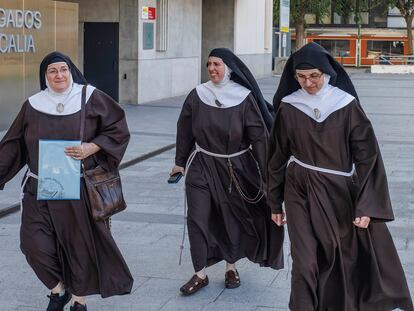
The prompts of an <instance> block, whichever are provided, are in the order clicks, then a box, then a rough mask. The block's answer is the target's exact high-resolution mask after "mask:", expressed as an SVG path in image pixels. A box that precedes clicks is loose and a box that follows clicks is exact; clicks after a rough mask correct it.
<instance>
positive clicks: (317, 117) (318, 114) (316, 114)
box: [313, 108, 321, 120]
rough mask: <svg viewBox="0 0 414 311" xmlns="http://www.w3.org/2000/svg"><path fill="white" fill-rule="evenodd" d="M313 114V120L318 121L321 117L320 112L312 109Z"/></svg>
mask: <svg viewBox="0 0 414 311" xmlns="http://www.w3.org/2000/svg"><path fill="white" fill-rule="evenodd" d="M313 112H314V113H315V118H316V120H318V119H319V118H320V117H321V111H320V110H319V109H318V108H315V109H313Z"/></svg>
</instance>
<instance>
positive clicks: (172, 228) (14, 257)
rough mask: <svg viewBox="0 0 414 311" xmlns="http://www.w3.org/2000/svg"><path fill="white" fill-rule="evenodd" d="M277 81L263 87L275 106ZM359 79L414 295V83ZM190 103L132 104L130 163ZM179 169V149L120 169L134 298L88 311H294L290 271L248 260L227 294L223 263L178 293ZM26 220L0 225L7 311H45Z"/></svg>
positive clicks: (122, 239)
mask: <svg viewBox="0 0 414 311" xmlns="http://www.w3.org/2000/svg"><path fill="white" fill-rule="evenodd" d="M278 79H279V78H278V77H272V78H267V79H262V80H260V81H259V82H260V86H261V88H262V90H263V92H264V94H265V97H266V98H267V99H269V100H270V99H271V97H272V95H273V93H274V92H275V89H276V85H277V81H278ZM352 79H353V81H354V83H355V85H356V88H357V91H358V93H359V96H360V99H361V102H362V104H363V106H364V108H365V111H366V112H367V114H368V115H369V117H370V118H371V120H372V122H373V124H374V127H375V130H376V133H377V136H378V139H379V143H380V146H381V150H382V153H383V157H384V161H385V165H386V168H387V173H388V179H389V184H390V190H391V195H392V201H393V204H394V212H395V216H396V221H394V222H392V223H390V224H389V227H390V230H391V232H392V234H393V237H394V241H395V244H396V246H397V249H398V252H399V254H400V256H401V261H402V263H403V266H404V269H405V272H406V276H407V279H408V282H409V286H410V289H411V293H412V294H414V230H413V228H414V214H413V211H414V161H413V158H414V88H413V85H414V76H413V75H411V76H394V75H381V76H380V75H372V74H366V73H363V72H360V71H356V72H354V71H353V72H352ZM183 99H184V97H179V98H174V99H167V100H163V101H158V102H153V103H150V104H146V105H141V106H139V107H135V106H125V109H126V111H127V115H128V121H129V126H130V130H131V132H132V140H131V144H130V146H129V148H128V151H127V154H126V159H125V160H131V159H133V158H135V157H137V156H140V155H143V154H145V153H148V152H149V151H152V150H155V149H158V148H160V147H162V146H165V145H169V144H171V143H174V140H175V124H176V120H177V117H178V114H179V112H180V107H181V104H182V101H183ZM173 162H174V150H170V151H167V152H164V153H161V154H160V155H158V156H156V157H152V158H150V159H148V160H145V161H143V162H140V163H138V164H136V165H134V166H131V167H128V168H126V169H124V170H122V171H121V174H122V178H123V184H124V191H125V196H126V200H127V202H128V209H127V211H125V212H123V213H121V214H119V215H117V216H116V217H114V219H113V234H114V237H115V240H116V241H117V242H118V245H119V247H120V248H121V251H122V252H123V254H124V256H125V258H126V261H127V263H128V265H129V267H130V269H131V272H132V274H133V276H134V278H135V283H134V287H133V292H132V294H131V295H129V296H123V297H112V298H107V299H101V298H100V297H98V296H93V297H89V298H88V301H87V303H88V307H89V310H100V311H106V310H117V311H124V310H125V311H127V310H128V311H129V310H133V311H152V310H154V311H186V310H198V311H200V310H203V311H209V310H215V311H216V310H218V311H231V310H238V311H253V310H254V311H259V310H260V311H270V310H288V307H287V303H288V299H289V290H290V284H289V283H290V276H289V273H288V270H287V269H284V270H281V271H274V270H272V269H269V268H260V267H259V266H258V265H255V264H252V263H250V262H248V261H246V260H241V261H240V262H239V263H238V270H239V272H240V275H241V281H242V285H241V287H240V288H238V289H233V290H229V289H224V288H223V287H224V280H223V279H224V264H223V263H219V264H217V265H215V266H213V267H211V268H208V270H207V272H208V275H209V278H210V285H209V286H208V287H206V288H205V289H203V290H202V291H200V292H199V293H197V294H196V295H194V296H190V297H182V296H181V295H180V294H179V291H178V289H179V287H180V286H181V285H182V284H183V283H184V282H185V281H187V279H188V278H189V277H190V276H191V274H192V265H191V259H190V255H189V249H188V240H187V241H186V248H185V250H184V259H183V265H182V266H179V265H178V254H179V244H180V239H181V234H182V216H181V215H182V209H183V192H182V187H183V184H182V183H179V184H176V185H169V184H167V183H166V180H167V178H168V172H169V170H170V168H171V167H172V165H173ZM19 182H20V178H17V177H16V178H15V179H14V180H13V181H12V182H11V183H10V184H9V186H8V187H7V189H6V190H5V191H4V192H0V203H2V202H3V206H6V205H7V204H10V203H15V202H16V201H17V192H18V191H17V190H16V189H14V188H17V186H18V184H19ZM0 208H1V205H0ZM19 217H20V215H19V214H18V213H16V214H13V215H10V216H8V217H5V218H2V219H0V245H1V253H0V310H5V311H28V310H36V311H37V310H45V305H46V303H47V299H46V296H45V295H46V294H47V293H48V291H47V290H46V289H45V288H44V287H43V285H42V284H41V283H40V282H39V281H38V279H37V278H36V276H35V275H34V273H33V272H32V271H31V269H30V268H29V266H28V264H27V263H26V261H25V259H24V257H23V255H22V254H21V252H20V250H19V224H20V219H19ZM287 243H288V242H287V241H286V245H285V246H286V247H287ZM286 266H288V265H286ZM67 310H68V308H67Z"/></svg>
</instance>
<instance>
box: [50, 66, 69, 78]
mask: <svg viewBox="0 0 414 311" xmlns="http://www.w3.org/2000/svg"><path fill="white" fill-rule="evenodd" d="M68 72H69V68H68V67H63V68H60V69H59V70H57V69H55V68H51V69H49V70H47V71H46V74H47V75H48V76H52V77H55V76H57V75H58V74H59V73H60V74H61V75H67V74H68Z"/></svg>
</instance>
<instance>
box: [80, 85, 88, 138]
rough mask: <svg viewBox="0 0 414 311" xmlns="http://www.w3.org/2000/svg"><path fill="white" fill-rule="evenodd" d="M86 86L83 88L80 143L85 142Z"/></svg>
mask: <svg viewBox="0 0 414 311" xmlns="http://www.w3.org/2000/svg"><path fill="white" fill-rule="evenodd" d="M87 86H88V85H87V84H85V85H84V86H83V88H82V100H81V114H80V141H81V143H82V142H83V135H84V133H85V106H86V88H87Z"/></svg>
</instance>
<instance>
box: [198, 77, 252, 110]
mask: <svg viewBox="0 0 414 311" xmlns="http://www.w3.org/2000/svg"><path fill="white" fill-rule="evenodd" d="M196 91H197V95H198V97H200V99H201V101H202V102H203V103H205V104H207V105H209V106H213V107H216V108H230V107H234V106H237V105H240V104H241V103H242V102H243V101H244V100H245V99H246V97H247V96H248V95H249V94H250V90H249V89H247V88H245V87H244V86H242V85H240V84H238V83H236V82H234V81H232V80H229V81H227V82H226V83H225V84H215V83H213V82H211V81H208V82H206V83H203V84H200V85H198V86H197V87H196ZM216 100H217V101H218V103H216ZM220 104H221V106H220Z"/></svg>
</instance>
